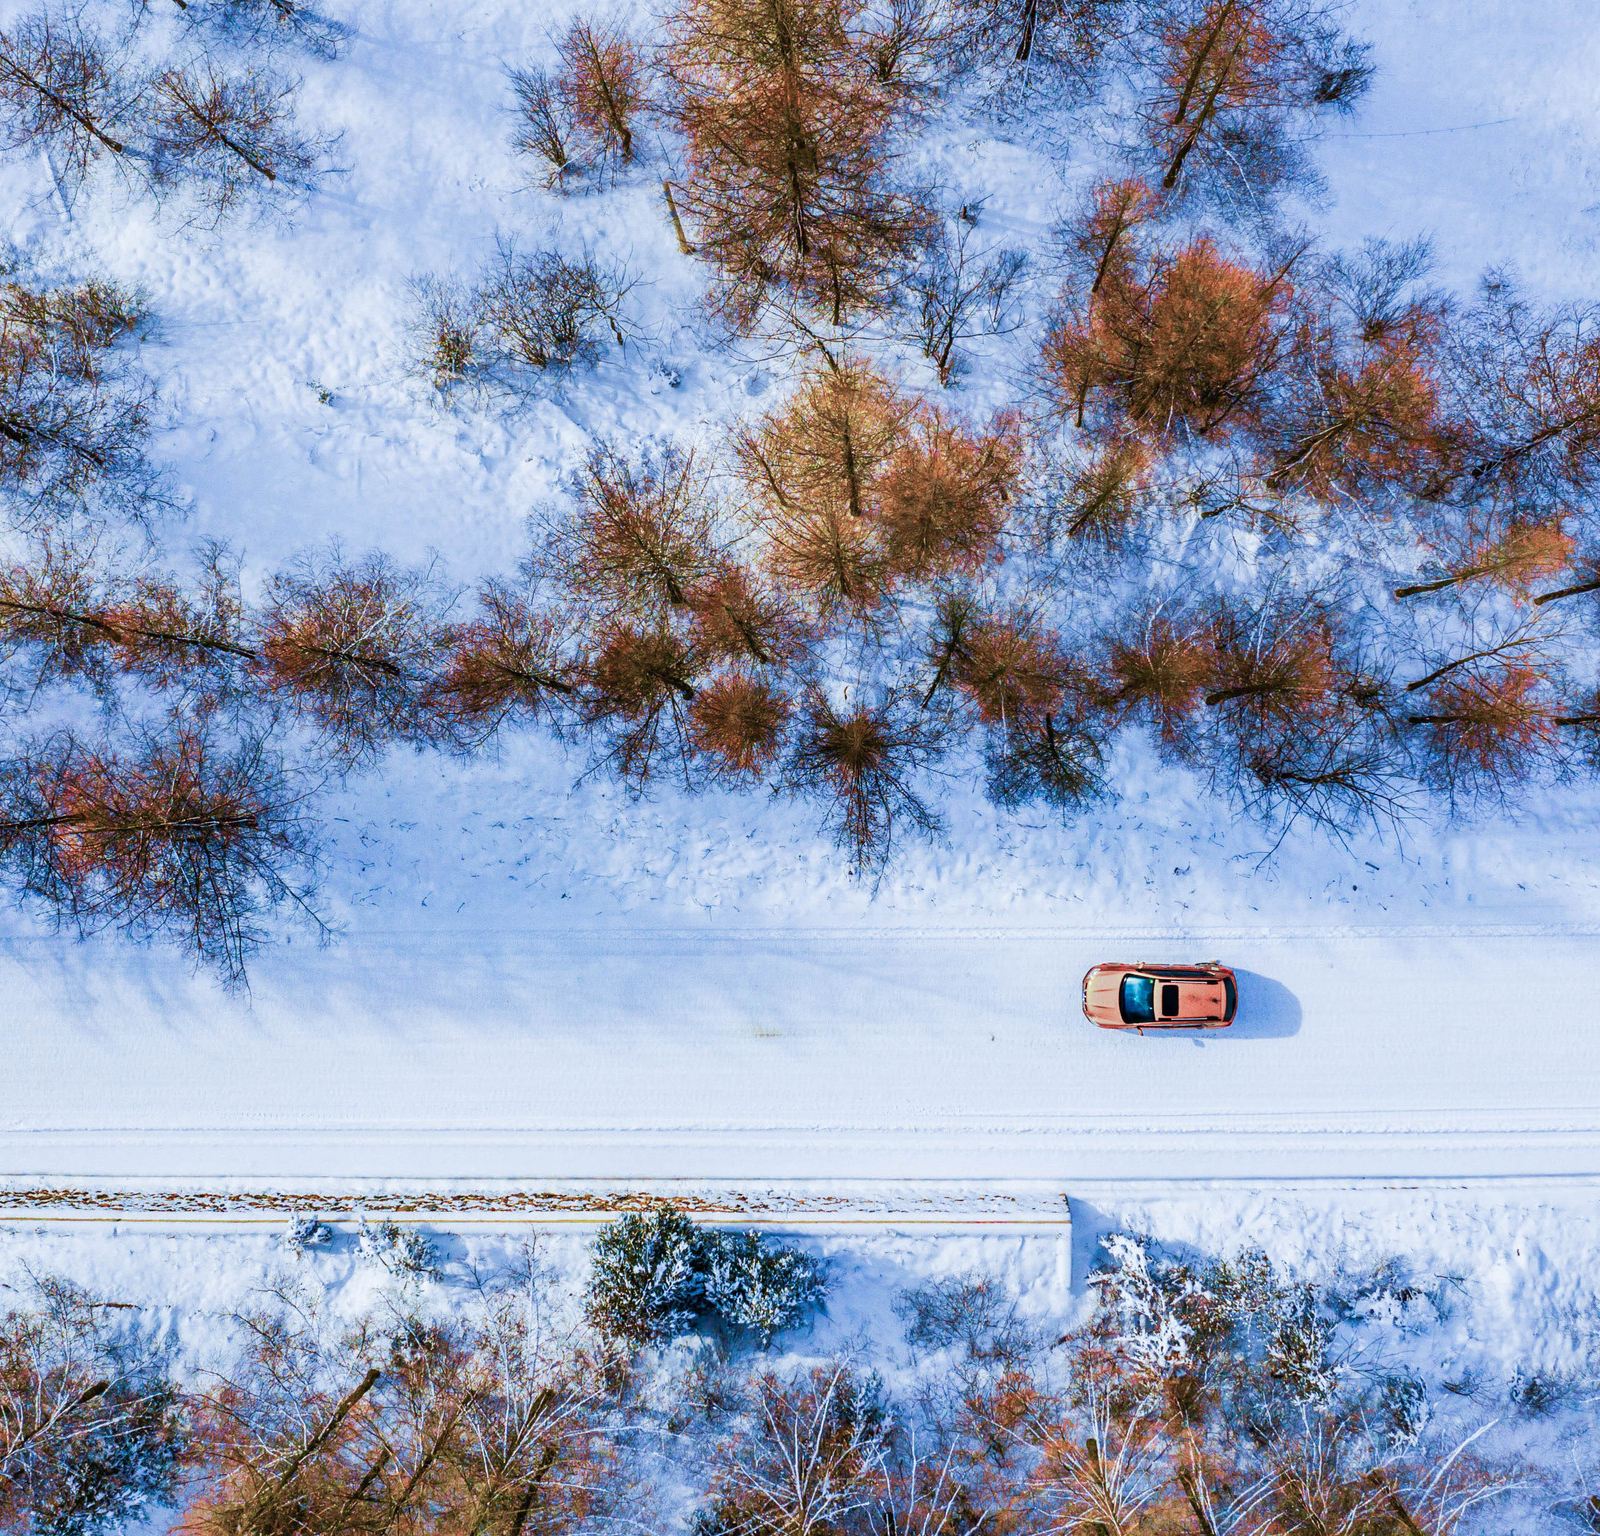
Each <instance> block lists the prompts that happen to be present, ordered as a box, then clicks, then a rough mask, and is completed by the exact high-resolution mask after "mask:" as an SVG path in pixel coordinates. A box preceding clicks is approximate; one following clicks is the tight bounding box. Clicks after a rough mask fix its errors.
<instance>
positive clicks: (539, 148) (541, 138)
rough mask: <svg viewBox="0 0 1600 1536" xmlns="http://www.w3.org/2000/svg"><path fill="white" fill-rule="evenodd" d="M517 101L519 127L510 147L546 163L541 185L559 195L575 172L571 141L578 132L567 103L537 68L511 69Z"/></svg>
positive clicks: (511, 78) (549, 79) (517, 124)
mask: <svg viewBox="0 0 1600 1536" xmlns="http://www.w3.org/2000/svg"><path fill="white" fill-rule="evenodd" d="M506 74H507V76H508V77H509V78H510V81H511V92H512V95H513V97H514V98H515V101H516V108H515V111H516V127H515V128H514V129H513V130H512V134H511V147H512V148H513V149H515V150H516V151H518V153H520V154H524V155H531V156H533V157H534V158H535V159H538V160H542V161H544V164H545V169H544V171H543V173H542V175H541V178H540V181H541V185H543V186H545V187H547V188H552V189H554V190H556V191H560V190H562V189H563V188H564V187H565V186H566V177H567V173H568V171H569V170H570V169H571V168H572V141H573V135H574V133H575V132H576V124H575V123H574V122H573V118H572V112H571V110H570V108H569V106H568V102H567V99H566V97H565V95H564V94H563V92H562V91H561V89H560V87H559V86H558V85H557V83H556V81H555V80H554V79H552V78H551V76H550V74H549V73H548V71H546V70H543V69H540V68H538V67H536V66H534V67H529V68H527V69H508V70H507V71H506Z"/></svg>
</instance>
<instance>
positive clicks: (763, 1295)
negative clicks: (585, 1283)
mask: <svg viewBox="0 0 1600 1536" xmlns="http://www.w3.org/2000/svg"><path fill="white" fill-rule="evenodd" d="M823 1292H824V1283H823V1278H822V1269H821V1266H820V1265H819V1264H818V1263H817V1262H816V1260H814V1259H812V1258H810V1257H808V1256H807V1255H805V1254H803V1253H801V1252H799V1251H798V1250H797V1249H793V1248H787V1247H784V1246H783V1245H782V1244H778V1243H771V1242H767V1241H765V1240H764V1239H762V1238H761V1237H760V1236H759V1235H758V1234H756V1233H754V1232H742V1233H722V1232H706V1231H702V1230H701V1229H700V1228H698V1227H696V1226H695V1224H694V1223H693V1222H692V1221H690V1220H689V1218H688V1217H687V1216H685V1215H684V1214H683V1212H682V1211H679V1210H676V1209H674V1208H673V1207H671V1206H661V1207H658V1208H657V1209H655V1210H653V1211H649V1212H646V1213H630V1214H629V1215H627V1216H624V1217H622V1218H621V1219H620V1220H618V1221H614V1222H612V1223H611V1224H610V1225H609V1226H607V1227H605V1228H603V1229H602V1230H601V1232H600V1235H599V1237H597V1238H596V1239H595V1245H594V1269H593V1272H592V1274H591V1276H590V1280H589V1290H588V1313H589V1320H590V1322H592V1323H593V1324H594V1326H595V1327H596V1328H597V1329H599V1331H600V1332H601V1333H603V1334H605V1336H606V1337H607V1338H611V1339H616V1340H617V1341H618V1342H620V1343H623V1344H627V1345H630V1346H632V1347H634V1348H638V1347H641V1346H643V1345H645V1344H652V1343H656V1342H659V1341H660V1340H663V1339H670V1338H673V1337H674V1336H676V1335H677V1334H680V1333H686V1332H687V1331H688V1330H689V1329H690V1328H692V1327H694V1325H695V1323H696V1322H698V1321H699V1320H700V1319H701V1318H703V1317H706V1316H708V1315H709V1316H715V1317H717V1318H719V1319H720V1320H721V1321H722V1322H724V1323H726V1324H727V1325H728V1326H729V1327H732V1328H736V1329H739V1330H740V1331H742V1332H746V1333H750V1334H754V1335H755V1336H756V1337H757V1338H759V1339H760V1340H761V1342H762V1343H763V1344H766V1343H767V1342H768V1341H769V1340H770V1339H771V1338H772V1336H773V1334H775V1333H778V1332H780V1331H782V1330H783V1329H785V1328H792V1327H794V1325H795V1324H796V1323H798V1322H799V1321H801V1319H802V1318H804V1317H805V1315H806V1313H807V1312H808V1311H810V1310H811V1309H812V1308H814V1307H815V1306H817V1305H818V1303H820V1302H821V1300H822V1297H823Z"/></svg>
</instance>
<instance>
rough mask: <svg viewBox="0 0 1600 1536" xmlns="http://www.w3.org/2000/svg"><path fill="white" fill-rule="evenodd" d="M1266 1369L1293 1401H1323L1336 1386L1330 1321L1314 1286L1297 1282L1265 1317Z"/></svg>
mask: <svg viewBox="0 0 1600 1536" xmlns="http://www.w3.org/2000/svg"><path fill="white" fill-rule="evenodd" d="M1267 1326H1268V1329H1269V1332H1268V1338H1267V1352H1266V1362H1267V1371H1268V1374H1269V1375H1270V1376H1271V1377H1272V1379H1273V1380H1274V1381H1275V1382H1276V1383H1277V1384H1278V1385H1279V1386H1281V1387H1282V1388H1283V1390H1284V1391H1285V1392H1286V1393H1288V1395H1289V1397H1290V1398H1291V1399H1292V1400H1293V1401H1294V1402H1296V1403H1308V1404H1309V1403H1326V1402H1328V1401H1329V1400H1330V1399H1331V1398H1332V1397H1333V1395H1334V1393H1335V1392H1337V1391H1338V1389H1339V1381H1340V1376H1341V1372H1340V1370H1339V1367H1338V1364H1337V1362H1336V1361H1335V1360H1334V1358H1333V1323H1332V1321H1331V1320H1330V1319H1329V1318H1328V1317H1327V1315H1326V1313H1325V1312H1324V1310H1323V1308H1322V1307H1321V1305H1320V1298H1319V1296H1318V1294H1317V1291H1316V1288H1315V1287H1313V1286H1309V1285H1298V1286H1294V1287H1293V1288H1292V1289H1290V1290H1289V1291H1287V1292H1286V1293H1285V1294H1284V1295H1283V1296H1282V1297H1281V1299H1278V1300H1277V1303H1276V1305H1275V1306H1274V1307H1273V1309H1272V1311H1271V1313H1270V1314H1269V1316H1268V1318H1267Z"/></svg>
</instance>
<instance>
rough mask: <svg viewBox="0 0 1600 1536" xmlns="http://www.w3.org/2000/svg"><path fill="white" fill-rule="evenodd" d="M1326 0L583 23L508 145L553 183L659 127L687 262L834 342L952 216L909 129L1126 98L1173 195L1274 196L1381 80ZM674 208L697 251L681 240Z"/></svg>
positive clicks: (763, 10) (518, 75) (896, 9)
mask: <svg viewBox="0 0 1600 1536" xmlns="http://www.w3.org/2000/svg"><path fill="white" fill-rule="evenodd" d="M1334 13H1335V8H1334V7H1332V6H1329V5H1326V4H1321V3H1317V0H882V3H871V0H682V3H680V4H677V5H676V6H674V7H673V8H672V10H671V11H670V12H669V13H668V15H667V17H666V21H665V37H664V40H663V41H662V42H661V43H660V44H659V46H655V47H645V46H644V45H641V44H640V43H639V42H637V41H635V40H634V39H632V38H630V37H629V36H628V35H627V34H626V33H624V32H623V31H621V30H620V29H618V28H617V27H616V26H614V25H608V26H601V25H597V24H596V23H593V22H591V21H587V20H580V21H578V22H576V23H575V24H574V25H573V26H572V27H571V28H570V30H569V31H568V32H567V33H566V34H565V35H564V36H563V37H562V38H561V39H560V40H559V46H558V55H559V61H558V67H557V68H556V69H555V70H554V71H547V70H540V69H527V70H516V71H514V72H513V76H512V79H513V85H514V88H515V92H516V102H517V110H518V129H517V132H516V135H515V143H516V145H517V147H518V148H519V149H522V150H524V151H526V152H528V153H530V154H532V155H533V156H535V157H536V158H537V159H539V160H540V161H541V162H542V164H543V165H544V167H545V173H544V176H543V180H544V181H545V182H546V184H547V185H551V186H558V187H559V186H562V185H565V184H566V183H567V182H568V181H569V180H570V179H571V175H572V173H573V171H574V170H575V169H576V168H577V167H578V166H580V165H586V166H590V167H593V168H603V169H610V170H613V171H614V170H615V169H616V168H617V167H619V166H622V165H626V164H627V163H629V162H631V161H633V160H634V159H635V157H636V154H637V146H638V144H639V142H640V141H641V139H642V131H641V130H642V128H643V125H644V122H645V120H647V119H648V120H650V121H652V122H654V123H657V124H661V125H664V126H669V127H670V128H671V130H672V131H673V132H674V133H675V135H676V141H677V143H678V144H679V145H680V146H681V149H682V156H683V174H682V177H681V185H680V186H679V188H678V190H677V192H676V193H675V192H674V189H673V186H672V185H671V183H670V182H669V184H668V185H667V187H666V197H667V202H668V206H669V209H670V211H671V215H672V218H673V220H674V221H675V223H676V224H677V227H678V236H679V240H680V243H681V244H682V245H683V247H684V249H685V250H690V249H698V250H699V251H700V252H701V253H702V254H703V255H704V256H705V257H706V258H707V259H708V260H709V261H710V262H711V263H712V265H713V267H714V268H715V270H716V272H717V274H718V288H717V294H716V297H717V304H718V308H719V310H720V312H721V313H722V314H723V316H724V317H726V318H727V319H728V320H729V321H731V322H732V323H733V324H734V325H735V326H736V327H737V328H740V329H747V328H749V327H751V326H752V325H754V324H755V323H756V322H757V321H758V320H759V319H761V317H762V316H764V315H767V314H770V313H771V312H772V310H773V308H774V307H776V309H777V311H778V312H779V313H781V314H787V315H789V316H790V318H793V317H794V315H795V314H796V313H797V312H799V313H804V314H809V315H812V316H816V317H819V318H820V319H821V320H822V322H823V323H825V324H827V325H829V326H832V327H839V326H841V325H844V324H846V323H847V321H850V320H853V319H858V318H859V317H861V316H862V315H871V314H873V313H876V312H879V311H881V310H883V309H884V308H885V307H886V306H887V305H888V304H889V302H890V300H891V297H892V295H893V294H894V292H895V291H896V289H897V287H898V286H899V285H900V283H901V282H902V281H903V280H904V277H905V275H906V273H907V272H908V271H909V270H910V269H912V268H913V267H915V266H916V265H917V262H918V257H919V254H920V253H921V252H923V251H924V250H925V248H926V247H927V245H928V243H929V241H930V239H932V238H934V237H935V234H936V231H937V228H938V222H939V221H938V220H937V218H936V216H935V214H934V212H933V210H932V208H931V206H930V202H929V197H928V194H927V193H926V190H925V189H919V188H917V187H915V186H914V185H912V184H911V183H910V181H909V180H908V179H907V178H905V177H904V176H902V175H901V174H900V173H899V170H898V164H899V161H900V159H901V157H902V154H903V150H904V148H905V143H906V130H907V129H909V128H910V127H911V126H912V125H913V124H914V123H916V122H917V121H918V120H920V118H921V116H922V114H923V113H925V112H926V110H927V109H928V108H929V107H930V106H931V105H932V104H933V103H935V102H936V101H937V100H938V99H939V98H940V97H941V96H945V95H947V94H949V93H950V92H951V91H952V90H955V89H957V88H959V87H961V86H962V85H963V84H964V83H965V82H967V81H968V80H969V79H970V78H971V77H972V76H973V75H974V74H976V75H978V76H980V77H982V78H985V79H992V75H993V71H994V70H995V69H996V67H997V66H1003V70H1002V72H1003V74H1004V76H1005V84H1006V89H1007V90H1008V91H1010V92H1012V93H1013V94H1014V92H1015V89H1016V87H1017V85H1018V78H1017V76H1018V72H1019V71H1020V73H1021V76H1022V79H1023V81H1026V80H1028V79H1030V78H1035V77H1037V78H1038V79H1040V80H1042V81H1044V82H1046V83H1047V94H1046V95H1045V96H1044V97H1043V98H1038V97H1036V98H1035V101H1036V102H1038V101H1039V100H1041V99H1042V100H1043V101H1044V102H1045V104H1046V105H1048V104H1050V102H1051V100H1052V98H1053V99H1054V100H1055V101H1057V102H1059V101H1060V100H1061V99H1063V98H1064V97H1066V98H1071V97H1073V96H1079V97H1081V96H1085V95H1089V94H1092V93H1093V91H1094V90H1095V89H1096V88H1097V87H1098V85H1099V84H1100V82H1101V81H1102V80H1103V79H1105V78H1108V77H1114V78H1116V79H1117V80H1118V81H1119V82H1120V86H1119V89H1118V90H1117V91H1116V92H1114V93H1113V94H1114V95H1115V96H1116V98H1117V99H1118V100H1126V101H1127V102H1128V103H1130V104H1131V105H1130V106H1129V108H1128V109H1127V110H1125V111H1124V112H1123V113H1122V118H1123V119H1126V120H1125V121H1122V120H1121V119H1119V131H1120V132H1121V134H1122V136H1123V137H1124V138H1125V139H1126V140H1127V143H1126V145H1125V148H1126V150H1127V153H1128V154H1129V155H1130V157H1131V158H1132V159H1133V160H1134V161H1135V162H1136V163H1139V164H1141V165H1144V166H1147V167H1148V168H1149V173H1150V174H1151V175H1152V176H1153V177H1154V179H1156V180H1158V181H1159V183H1160V185H1161V187H1162V188H1163V189H1164V191H1165V192H1166V193H1167V194H1168V195H1170V196H1172V197H1174V198H1178V199H1183V198H1187V197H1189V195H1190V194H1191V193H1195V192H1197V191H1198V192H1200V193H1202V194H1205V195H1208V196H1216V195H1221V196H1222V197H1224V199H1225V200H1226V201H1228V202H1229V204H1230V206H1234V207H1238V206H1241V205H1244V204H1246V203H1248V204H1253V205H1256V206H1261V205H1264V204H1266V203H1270V201H1271V200H1272V198H1273V197H1274V195H1275V194H1276V193H1277V192H1278V191H1280V190H1281V189H1282V188H1284V187H1285V186H1288V185H1291V184H1295V183H1302V184H1303V183H1305V182H1306V181H1308V180H1309V179H1311V178H1312V172H1311V169H1310V167H1309V164H1308V163H1307V161H1306V159H1305V155H1304V152H1303V149H1302V148H1301V145H1302V143H1303V141H1304V140H1305V139H1306V138H1308V137H1309V136H1310V133H1309V131H1308V130H1309V129H1310V125H1311V124H1312V122H1313V121H1314V120H1315V119H1316V118H1317V117H1318V115H1319V114H1322V113H1325V112H1327V111H1330V110H1345V109H1348V107H1349V106H1350V105H1351V103H1352V102H1353V101H1354V100H1355V99H1356V98H1357V97H1358V96H1359V94H1360V92H1361V90H1362V89H1363V87H1364V86H1365V83H1366V81H1367V78H1368V76H1369V74H1370V69H1369V66H1368V64H1367V62H1366V51H1365V48H1364V47H1363V45H1361V44H1359V43H1357V42H1355V41H1353V40H1352V39H1350V38H1348V37H1347V36H1345V35H1344V34H1343V33H1342V32H1341V31H1340V29H1339V27H1338V26H1337V24H1336V21H1335V14H1334ZM680 210H681V213H682V214H683V215H684V216H686V217H687V221H688V226H689V229H690V230H691V231H692V236H691V234H689V233H686V232H685V227H684V223H683V221H682V219H680Z"/></svg>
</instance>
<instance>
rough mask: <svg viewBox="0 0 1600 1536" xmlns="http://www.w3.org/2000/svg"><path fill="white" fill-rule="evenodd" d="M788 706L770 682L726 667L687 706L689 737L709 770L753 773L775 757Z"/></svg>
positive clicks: (741, 774)
mask: <svg viewBox="0 0 1600 1536" xmlns="http://www.w3.org/2000/svg"><path fill="white" fill-rule="evenodd" d="M789 708H790V706H789V701H788V699H787V698H786V697H785V696H784V695H783V694H782V693H780V692H779V691H778V690H777V689H776V688H774V687H773V686H772V685H771V684H770V683H766V682H763V681H762V680H761V679H760V678H756V677H750V676H747V675H746V674H744V673H740V672H730V673H727V674H726V675H724V676H722V677H719V678H717V679H715V680H714V681H713V682H711V683H708V684H707V685H706V686H705V687H704V688H702V689H701V690H700V691H699V692H698V693H697V694H696V695H695V697H694V702H693V703H692V704H691V705H690V706H689V733H690V738H691V740H692V741H693V743H694V748H695V750H696V751H697V752H699V753H700V754H701V756H702V757H704V758H705V759H707V760H708V761H709V762H710V764H711V766H712V768H713V770H714V771H715V772H717V773H719V774H725V775H734V776H738V777H744V778H752V779H754V778H759V777H760V776H761V775H762V774H764V773H765V772H766V771H767V770H768V769H769V768H770V767H771V766H772V765H773V763H774V762H776V761H777V757H778V753H779V751H780V750H781V749H782V746H783V731H784V726H785V724H786V723H787V721H788V718H789Z"/></svg>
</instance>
